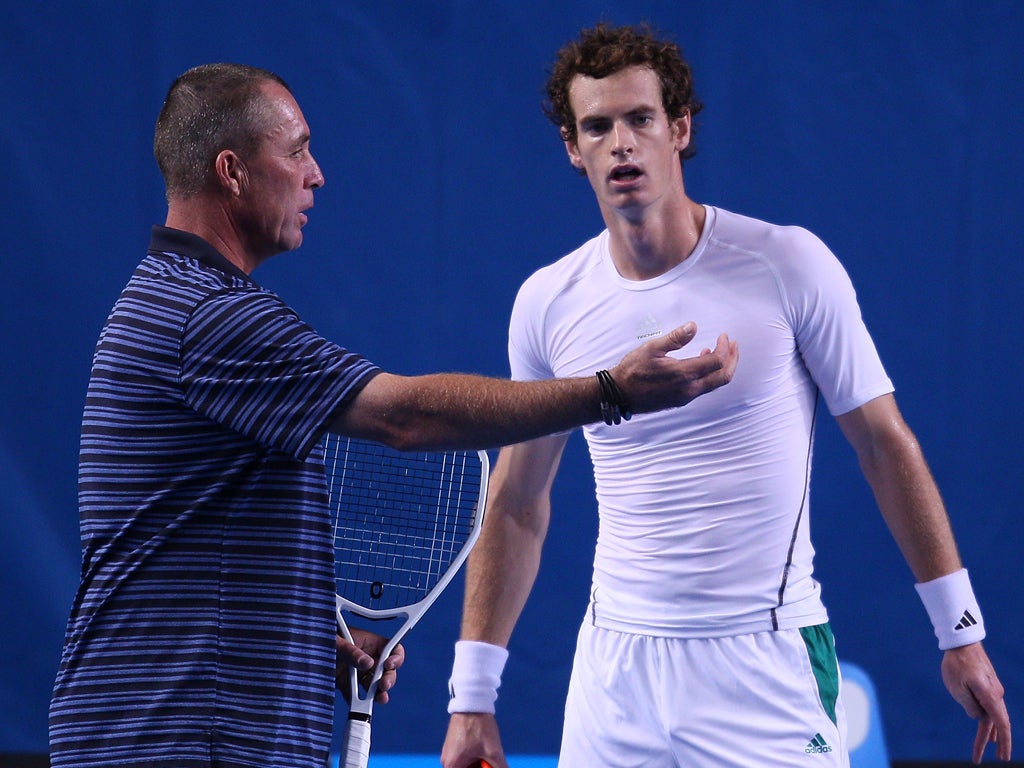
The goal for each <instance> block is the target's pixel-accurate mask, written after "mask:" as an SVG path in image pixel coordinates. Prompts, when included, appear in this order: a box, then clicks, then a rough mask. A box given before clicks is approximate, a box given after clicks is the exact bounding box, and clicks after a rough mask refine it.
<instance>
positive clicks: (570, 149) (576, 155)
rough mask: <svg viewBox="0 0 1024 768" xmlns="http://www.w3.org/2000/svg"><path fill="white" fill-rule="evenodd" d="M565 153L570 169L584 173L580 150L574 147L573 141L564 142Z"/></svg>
mask: <svg viewBox="0 0 1024 768" xmlns="http://www.w3.org/2000/svg"><path fill="white" fill-rule="evenodd" d="M565 152H566V154H567V155H569V162H570V163H572V167H573V168H575V169H576V170H577V171H584V170H585V169H584V168H583V157H582V156H581V155H580V148H579V147H578V146H576V142H574V141H566V142H565Z"/></svg>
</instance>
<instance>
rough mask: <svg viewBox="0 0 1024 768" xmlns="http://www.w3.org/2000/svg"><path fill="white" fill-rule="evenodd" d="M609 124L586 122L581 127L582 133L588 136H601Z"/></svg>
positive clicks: (597, 121) (601, 121) (602, 121)
mask: <svg viewBox="0 0 1024 768" xmlns="http://www.w3.org/2000/svg"><path fill="white" fill-rule="evenodd" d="M608 126H609V123H608V121H606V120H588V121H587V122H585V123H583V125H582V126H581V128H582V130H583V133H585V134H587V135H588V136H601V135H602V134H605V133H607V132H608Z"/></svg>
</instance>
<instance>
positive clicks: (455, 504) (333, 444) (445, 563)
mask: <svg viewBox="0 0 1024 768" xmlns="http://www.w3.org/2000/svg"><path fill="white" fill-rule="evenodd" d="M327 448H328V450H327V460H326V461H325V468H326V470H327V477H328V480H329V486H328V487H329V494H330V506H331V510H332V514H333V516H334V548H335V577H336V582H337V591H338V594H339V595H340V596H341V597H343V598H345V599H347V600H350V601H351V602H353V603H355V604H357V605H360V606H363V607H365V608H371V609H375V610H391V609H394V608H398V607H401V606H407V605H411V604H413V603H416V602H418V601H419V600H421V599H422V598H423V597H425V596H426V595H427V593H429V592H430V590H431V589H433V588H434V587H435V586H436V585H437V583H438V582H439V581H440V579H441V578H442V577H443V576H444V574H445V573H446V572H447V571H448V569H449V567H450V566H451V564H452V562H453V561H454V560H455V559H456V557H457V556H458V555H459V553H460V552H461V551H462V549H463V547H464V546H465V543H466V541H467V539H468V538H469V537H470V535H471V533H472V531H473V527H474V522H475V518H476V514H477V499H478V497H479V492H480V487H479V486H480V479H479V475H480V469H479V464H480V459H479V457H478V455H477V454H476V453H474V452H449V453H403V452H399V451H395V450H393V449H390V448H387V447H385V446H382V445H378V444H375V443H364V442H362V441H358V440H352V439H349V438H339V437H335V436H331V437H329V438H328V446H327Z"/></svg>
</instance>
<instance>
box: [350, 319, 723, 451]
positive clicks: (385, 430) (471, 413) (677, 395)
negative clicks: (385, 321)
mask: <svg viewBox="0 0 1024 768" xmlns="http://www.w3.org/2000/svg"><path fill="white" fill-rule="evenodd" d="M695 333H696V326H694V325H693V324H692V323H688V324H687V325H685V326H682V327H680V328H677V329H675V330H674V331H672V332H671V333H668V334H666V335H665V336H662V337H659V338H657V339H654V340H652V341H650V342H648V343H646V344H644V345H643V346H641V347H639V348H637V349H635V350H633V351H632V352H630V353H629V354H628V355H626V357H624V358H623V359H622V361H621V362H620V363H619V364H618V365H617V366H615V368H613V369H612V371H611V373H612V376H613V377H614V378H615V381H616V382H617V383H618V385H619V387H620V388H621V389H622V390H623V391H624V392H625V394H626V396H627V397H628V399H629V401H630V403H631V404H632V406H633V410H634V412H636V413H643V412H647V411H657V410H662V409H664V408H671V407H674V406H680V405H685V404H686V403H688V402H690V401H691V400H693V399H694V398H696V397H698V396H700V395H702V394H704V393H705V392H710V391H711V390H713V389H717V388H718V387H720V386H722V385H723V384H726V383H728V382H729V381H730V380H731V379H732V375H733V372H734V371H735V369H736V363H737V360H738V356H739V352H738V349H737V346H736V344H735V342H732V341H730V340H729V339H728V337H726V336H724V335H723V336H721V337H719V340H718V344H717V345H716V347H715V349H714V350H704V351H703V352H702V353H701V354H700V355H698V356H696V357H691V358H685V359H678V358H674V357H669V356H668V353H669V352H672V351H674V350H676V349H679V348H680V347H682V346H683V345H685V344H687V343H689V341H690V340H691V339H693V336H694V334H695ZM600 402H601V393H600V387H599V385H598V382H597V378H596V377H595V376H591V377H587V378H579V379H550V380H547V381H532V382H517V381H507V380H503V379H492V378H487V377H483V376H471V375H465V374H433V375H429V376H414V377H406V376H395V375H392V374H387V373H383V374H380V375H379V376H377V377H375V378H374V379H373V380H371V381H370V382H369V383H368V384H367V385H366V387H364V389H363V390H362V391H361V392H360V393H359V394H358V395H357V396H356V398H355V399H354V400H353V401H352V403H351V404H350V405H349V407H348V408H346V409H345V410H344V412H343V413H342V414H341V416H340V417H339V418H338V420H337V421H336V422H335V423H334V424H333V425H332V426H331V431H332V432H337V433H340V434H346V435H352V436H355V437H363V438H367V439H370V440H376V441H377V442H381V443H385V444H387V445H391V446H393V447H396V448H399V449H403V450H411V449H417V448H428V449H440V448H490V447H495V446H501V445H510V444H512V443H518V442H522V441H524V440H530V439H532V438H535V437H540V436H542V435H546V434H550V433H553V432H559V431H563V430H567V429H572V428H573V427H577V426H580V425H582V424H589V423H591V422H594V421H598V420H599V419H600V418H601V409H600Z"/></svg>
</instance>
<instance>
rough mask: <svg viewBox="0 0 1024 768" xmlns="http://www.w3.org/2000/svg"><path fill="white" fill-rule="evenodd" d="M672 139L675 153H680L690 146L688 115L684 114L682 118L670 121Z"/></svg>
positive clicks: (687, 113)
mask: <svg viewBox="0 0 1024 768" xmlns="http://www.w3.org/2000/svg"><path fill="white" fill-rule="evenodd" d="M672 137H673V143H674V144H675V148H676V152H682V151H683V150H684V149H686V148H687V147H688V146H690V113H689V111H687V112H684V113H683V116H682V117H678V118H676V119H675V120H673V121H672Z"/></svg>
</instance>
